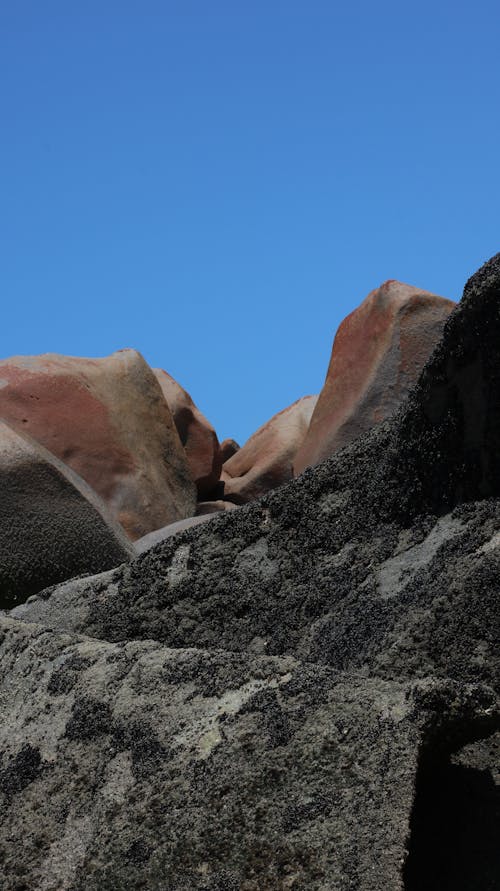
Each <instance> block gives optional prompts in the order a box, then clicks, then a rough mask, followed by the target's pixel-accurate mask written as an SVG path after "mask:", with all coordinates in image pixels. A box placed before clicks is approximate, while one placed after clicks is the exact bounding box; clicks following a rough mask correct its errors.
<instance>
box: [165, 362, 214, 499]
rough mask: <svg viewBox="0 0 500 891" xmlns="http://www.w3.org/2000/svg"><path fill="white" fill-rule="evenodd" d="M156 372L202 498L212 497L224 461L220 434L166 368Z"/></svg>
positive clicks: (199, 496)
mask: <svg viewBox="0 0 500 891" xmlns="http://www.w3.org/2000/svg"><path fill="white" fill-rule="evenodd" d="M153 370H154V373H155V375H156V378H157V380H158V383H159V384H160V387H161V389H162V392H163V395H164V396H165V399H166V400H167V404H168V407H169V409H170V411H171V412H172V417H173V419H174V423H175V426H176V427H177V432H178V434H179V436H180V440H181V442H182V445H183V446H184V450H185V452H186V457H187V460H188V464H189V469H190V471H191V476H192V477H193V479H194V481H195V483H196V487H197V491H198V498H200V499H202V498H205V497H209V496H210V494H211V493H212V492H213V490H214V488H215V486H216V485H217V483H218V481H219V477H220V472H221V468H222V460H223V459H222V454H221V449H220V445H219V440H218V439H217V434H216V432H215V430H214V428H213V427H212V425H211V424H210V423H209V421H207V419H206V418H205V416H204V415H202V413H201V411H200V410H199V409H198V408H197V407H196V405H195V404H194V402H193V400H192V399H191V396H190V395H189V393H187V392H186V390H184V389H183V388H182V387H181V386H180V384H178V383H177V381H176V380H174V378H173V377H171V376H170V375H169V374H167V372H166V371H163V369H161V368H155V369H153Z"/></svg>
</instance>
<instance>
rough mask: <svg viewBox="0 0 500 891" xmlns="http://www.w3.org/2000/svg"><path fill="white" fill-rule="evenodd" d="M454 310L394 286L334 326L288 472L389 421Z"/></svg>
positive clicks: (394, 283)
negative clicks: (315, 399) (329, 349)
mask: <svg viewBox="0 0 500 891" xmlns="http://www.w3.org/2000/svg"><path fill="white" fill-rule="evenodd" d="M454 307H455V304H454V303H453V302H452V301H451V300H445V299H444V298H443V297H437V296H436V295H435V294H429V293H428V292H427V291H421V290H419V289H418V288H413V287H410V286H409V285H404V284H402V283H401V282H397V281H388V282H385V283H384V284H383V285H381V287H380V288H377V290H375V291H372V293H371V294H369V295H368V297H367V298H366V300H364V301H363V303H362V304H361V306H359V307H358V308H357V309H355V310H354V312H352V313H351V314H350V315H349V316H347V318H346V319H344V321H343V322H342V324H341V325H340V327H339V329H338V331H337V334H336V336H335V341H334V344H333V349H332V356H331V359H330V365H329V368H328V372H327V375H326V380H325V384H324V386H323V389H322V391H321V393H320V395H319V399H318V402H317V404H316V407H315V409H314V412H313V416H312V418H311V424H310V427H309V430H308V432H307V434H306V436H305V438H304V441H303V443H302V445H301V447H300V449H299V450H298V452H297V455H296V458H295V461H294V472H295V475H296V476H298V475H299V474H300V473H302V472H303V471H304V470H305V468H306V467H310V466H313V465H315V464H318V463H319V462H320V461H323V460H324V459H325V458H329V457H330V456H331V455H333V454H334V453H335V452H337V451H338V450H339V449H340V448H342V447H343V446H345V445H347V444H348V443H350V442H352V441H353V440H354V439H356V438H357V437H358V436H360V435H361V434H362V433H365V432H366V431H367V430H369V429H370V428H371V427H373V426H374V425H375V424H378V423H380V421H384V420H385V419H386V418H388V417H390V415H392V414H393V413H394V411H395V410H396V409H397V408H399V406H400V405H401V403H402V402H403V401H404V399H405V398H406V396H407V395H408V393H409V391H410V389H411V387H413V385H414V384H415V383H416V382H417V380H418V377H419V375H420V373H421V371H422V368H423V367H424V365H425V363H426V361H427V359H428V358H429V356H430V355H431V353H432V351H433V349H434V347H435V346H436V344H437V343H438V341H439V340H440V339H441V336H442V333H443V327H444V323H445V321H446V319H447V318H448V316H449V314H450V312H451V311H452V309H453V308H454Z"/></svg>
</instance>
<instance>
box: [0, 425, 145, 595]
mask: <svg viewBox="0 0 500 891" xmlns="http://www.w3.org/2000/svg"><path fill="white" fill-rule="evenodd" d="M0 492H1V498H0V517H1V520H0V608H6V607H11V606H14V604H15V603H16V602H17V601H21V602H23V601H25V600H26V598H27V597H29V595H30V594H34V593H35V592H36V591H40V590H41V589H42V588H46V587H48V586H49V585H53V584H56V583H57V582H61V581H63V580H64V579H67V578H71V577H72V576H75V575H78V574H79V573H85V572H87V573H95V572H100V571H101V570H104V569H109V568H110V567H112V566H117V565H118V564H119V563H123V562H124V561H127V560H130V558H131V557H132V556H133V554H134V551H133V549H132V547H131V545H130V543H129V542H128V541H127V539H126V537H125V535H124V534H123V531H122V529H121V528H120V527H119V526H118V524H117V523H114V522H113V520H112V519H111V517H110V516H109V515H108V512H107V511H106V508H105V506H104V504H102V502H101V501H100V499H99V498H98V497H97V496H96V495H95V493H94V492H93V491H92V489H91V488H90V487H89V486H88V485H87V484H86V483H85V482H84V481H83V480H82V479H80V477H78V476H77V474H76V473H74V472H73V471H72V470H70V469H69V468H68V467H66V465H65V464H63V463H62V462H61V461H58V459H57V458H55V457H54V455H51V454H50V452H48V451H47V450H46V449H44V448H43V446H40V445H39V444H38V443H36V442H35V441H34V440H32V439H30V437H27V436H22V435H21V434H19V433H16V432H15V431H14V430H13V429H11V428H10V427H9V426H8V425H7V424H5V423H4V422H2V421H0Z"/></svg>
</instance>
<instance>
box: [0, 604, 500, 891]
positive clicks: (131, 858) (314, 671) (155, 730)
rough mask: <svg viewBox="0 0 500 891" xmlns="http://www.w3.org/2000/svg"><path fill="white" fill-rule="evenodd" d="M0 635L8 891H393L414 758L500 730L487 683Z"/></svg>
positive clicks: (4, 624)
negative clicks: (405, 678) (393, 677)
mask: <svg viewBox="0 0 500 891" xmlns="http://www.w3.org/2000/svg"><path fill="white" fill-rule="evenodd" d="M0 629H1V630H0V633H1V637H2V644H1V647H0V654H1V655H0V666H1V668H0V691H1V696H2V701H3V704H4V708H5V709H6V711H7V713H8V714H9V715H10V720H9V721H8V722H5V723H3V725H2V726H1V727H0V750H1V752H2V761H1V762H0V790H1V791H0V798H3V816H2V826H1V827H0V838H1V837H2V836H3V839H2V841H4V846H3V850H2V859H3V865H4V870H5V873H4V874H5V877H6V884H4V886H3V887H4V888H5V891H10V889H13V888H19V887H20V886H21V885H23V887H24V888H27V889H32V888H33V889H34V888H37V889H39V888H67V889H72V891H111V889H113V891H125V889H131V888H145V887H146V888H148V889H152V891H155V889H156V891H159V889H169V891H170V889H171V891H174V889H176V891H177V889H178V891H181V889H198V891H202V889H208V888H210V889H221V891H222V889H234V891H236V889H240V888H241V889H245V891H265V889H286V888H295V889H301V891H306V889H308V891H314V889H318V891H319V889H320V888H321V889H323V888H331V889H337V888H338V889H348V888H349V889H367V891H368V889H370V891H372V889H373V891H375V889H379V888H382V887H384V888H389V889H396V888H399V887H401V885H400V873H401V863H402V861H403V860H404V858H405V853H406V843H407V838H408V836H409V833H410V824H409V815H410V813H411V807H412V801H413V797H414V786H415V781H416V775H417V770H418V766H419V763H420V761H421V759H422V752H423V751H426V750H429V751H430V752H433V753H436V752H440V751H441V750H442V752H443V753H447V752H449V750H450V749H453V748H456V747H459V746H461V745H462V744H463V743H464V741H469V740H474V739H475V738H476V737H477V736H481V735H484V734H485V733H487V732H488V730H489V729H491V727H492V726H494V722H495V718H496V717H497V716H496V713H495V704H494V701H493V697H492V694H491V691H489V690H487V689H483V688H478V687H471V688H466V689H462V688H461V687H458V686H457V685H454V684H452V683H449V682H448V683H439V682H436V681H423V682H420V683H416V684H407V683H404V682H387V681H381V680H378V679H367V678H364V677H358V676H356V675H352V674H350V675H346V674H342V673H340V674H339V673H337V672H333V671H331V670H330V669H326V668H323V667H318V666H313V665H307V664H301V663H299V662H297V661H296V660H294V659H292V658H274V659H271V658H265V657H259V656H248V655H245V656H241V655H237V654H233V653H224V652H221V651H214V652H204V651H203V650H195V649H178V650H172V649H169V648H167V647H162V646H161V645H159V644H158V643H155V642H153V641H149V642H137V641H131V642H129V643H127V644H126V645H125V646H120V645H117V644H109V643H105V642H100V641H95V640H89V639H85V638H83V639H81V638H80V639H79V638H75V637H71V636H68V635H57V634H51V633H48V632H47V631H46V630H45V629H44V628H42V627H40V626H37V625H25V624H24V623H20V622H15V621H13V620H9V619H4V620H0ZM6 830H7V832H8V837H10V838H12V839H15V838H22V839H23V856H22V857H20V856H19V852H18V850H17V847H16V845H15V844H7V845H5V841H7V839H6V835H5V833H6Z"/></svg>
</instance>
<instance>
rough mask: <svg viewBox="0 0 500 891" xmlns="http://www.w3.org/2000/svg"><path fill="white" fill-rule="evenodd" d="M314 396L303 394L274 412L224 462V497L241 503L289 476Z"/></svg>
mask: <svg viewBox="0 0 500 891" xmlns="http://www.w3.org/2000/svg"><path fill="white" fill-rule="evenodd" d="M317 398H318V397H317V396H304V397H303V398H302V399H298V400H297V402H294V403H293V405H289V406H288V408H285V409H283V411H280V412H279V413H278V414H277V415H274V417H273V418H271V420H270V421H267V422H266V423H265V424H263V426H262V427H260V428H259V429H258V430H257V431H256V432H255V433H254V434H253V436H251V437H250V439H249V440H247V442H246V443H245V445H244V446H243V447H242V448H241V449H239V450H238V451H237V452H235V454H234V455H233V456H232V457H231V458H229V460H228V461H226V462H225V463H224V465H223V468H222V474H221V480H222V481H223V482H224V498H227V499H228V500H229V501H234V502H235V503H236V504H244V503H245V502H247V501H254V500H255V499H256V498H259V497H260V496H261V495H264V494H265V493H266V492H269V491H270V489H275V488H276V487H277V486H281V485H283V483H286V482H288V481H289V480H291V479H292V477H293V460H294V457H295V454H296V452H297V449H298V448H299V447H300V445H301V443H302V441H303V439H304V436H305V435H306V432H307V429H308V426H309V422H310V420H311V415H312V413H313V410H314V406H315V405H316V400H317Z"/></svg>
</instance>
